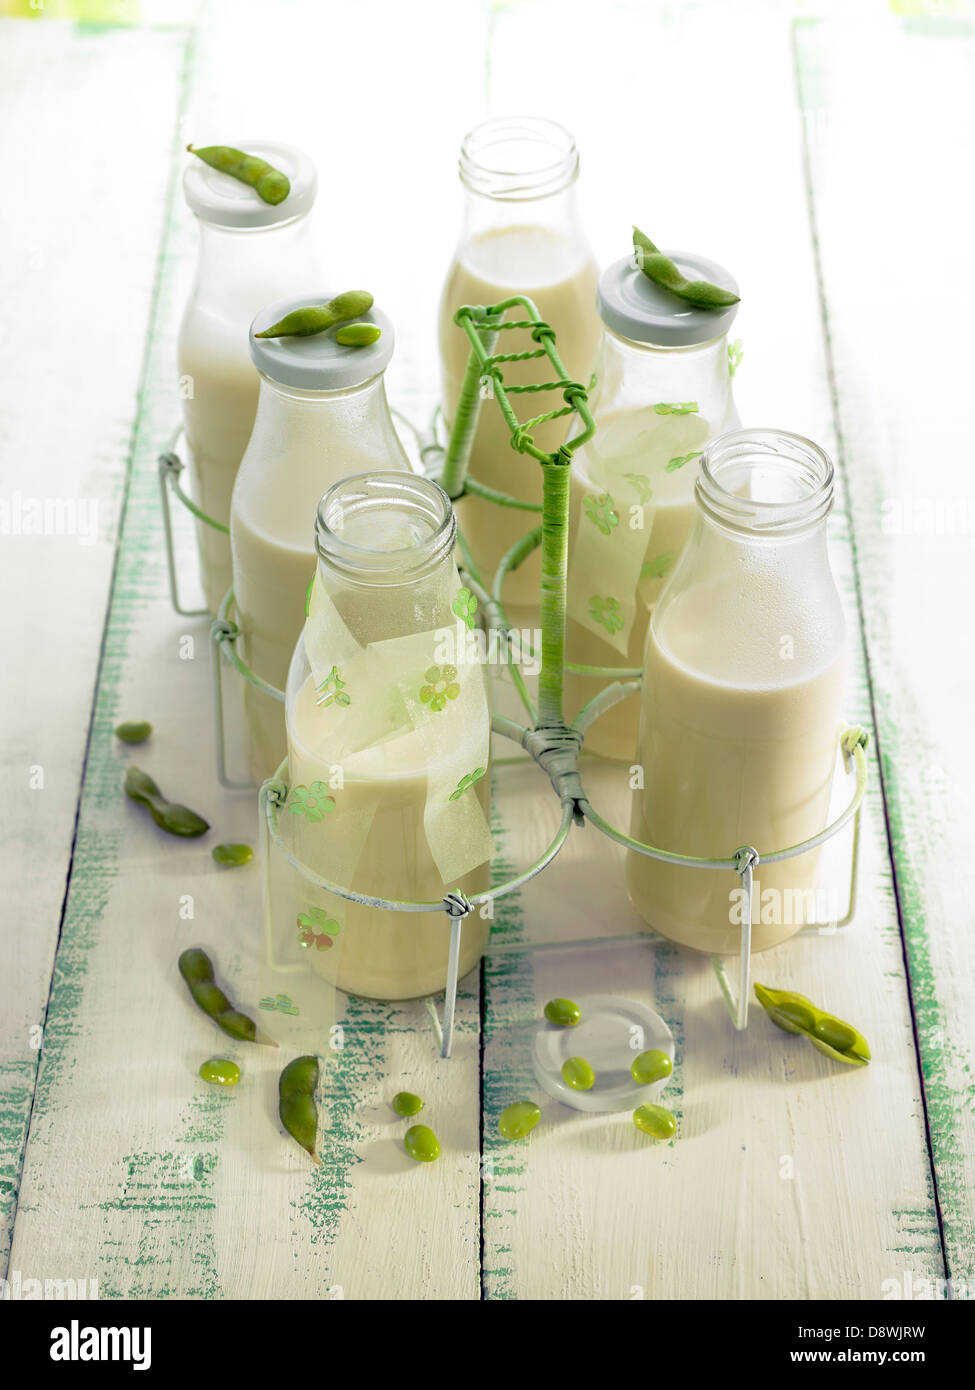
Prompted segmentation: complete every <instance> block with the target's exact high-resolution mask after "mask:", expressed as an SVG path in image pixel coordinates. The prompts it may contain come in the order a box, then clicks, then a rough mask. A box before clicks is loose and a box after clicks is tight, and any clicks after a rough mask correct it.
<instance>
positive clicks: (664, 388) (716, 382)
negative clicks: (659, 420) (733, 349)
mask: <svg viewBox="0 0 975 1390" xmlns="http://www.w3.org/2000/svg"><path fill="white" fill-rule="evenodd" d="M595 372H596V386H595V389H594V392H593V396H592V406H593V409H594V410H595V411H596V412H597V413H606V414H615V413H617V412H619V411H628V410H639V409H645V408H646V407H647V406H651V405H656V404H658V403H661V402H666V403H674V402H681V403H688V402H692V401H693V402H695V404H696V407H697V413H698V414H700V415H701V416H702V417H703V418H704V419H706V420H707V421H708V424H709V426H710V428H711V430H712V432H713V433H714V434H720V433H722V432H724V431H726V430H729V429H734V428H735V427H736V426H737V425H738V423H739V421H738V414H737V410H736V408H735V403H734V393H733V391H732V382H731V372H730V371H729V369H728V337H727V334H721V335H720V336H719V337H717V338H712V339H710V340H709V341H708V342H705V343H695V344H693V345H692V346H688V347H658V346H655V345H654V344H651V343H637V342H634V341H632V340H630V339H629V338H622V337H620V336H619V335H618V334H616V333H614V332H613V331H612V330H611V329H609V328H606V327H605V326H604V328H603V335H602V338H601V340H600V345H599V349H598V352H597V356H596V363H595Z"/></svg>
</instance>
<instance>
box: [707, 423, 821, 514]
mask: <svg viewBox="0 0 975 1390" xmlns="http://www.w3.org/2000/svg"><path fill="white" fill-rule="evenodd" d="M694 490H695V495H696V496H697V500H698V504H699V505H700V507H701V508H702V510H703V511H704V513H705V515H706V516H708V517H709V518H710V519H711V520H712V521H715V522H717V523H718V524H719V525H721V526H724V527H726V528H727V529H729V530H733V531H738V532H744V533H747V534H749V535H752V536H762V535H768V536H786V535H794V534H797V533H799V532H802V531H805V530H808V529H809V528H810V527H813V526H815V525H816V524H817V523H818V522H820V521H822V520H823V519H824V518H825V517H826V516H827V515H828V513H829V510H830V508H831V507H832V505H833V465H832V463H831V461H830V459H829V456H828V455H827V454H826V453H825V452H824V451H823V450H822V449H820V447H819V445H818V444H813V442H812V441H811V440H809V439H805V438H804V437H803V436H802V435H799V434H790V433H789V432H788V431H786V430H774V429H767V430H733V431H731V432H730V433H728V434H722V435H719V436H718V438H717V439H713V440H712V441H711V443H710V444H708V445H707V447H706V448H705V450H704V454H703V457H702V459H701V471H700V473H699V475H698V478H697V482H696V483H695V488H694Z"/></svg>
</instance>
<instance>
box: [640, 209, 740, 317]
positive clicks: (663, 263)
mask: <svg viewBox="0 0 975 1390" xmlns="http://www.w3.org/2000/svg"><path fill="white" fill-rule="evenodd" d="M633 255H634V259H635V261H636V264H637V267H638V268H639V269H640V270H642V271H643V273H644V275H645V276H646V277H647V279H648V280H652V281H653V283H654V284H655V285H660V287H661V288H662V289H665V290H670V292H671V294H675V295H676V296H677V298H678V299H683V300H684V302H685V303H686V304H694V305H696V306H697V308H699V309H725V308H727V307H728V305H730V304H737V303H738V302H739V298H740V296H739V295H737V294H733V293H732V292H731V290H723V289H722V288H721V286H720V285H712V284H711V282H710V280H688V278H687V276H686V275H684V274H683V273H682V272H681V271H680V270H678V268H677V266H676V265H675V264H674V262H673V261H672V260H671V259H670V257H669V256H665V255H664V254H663V252H662V251H660V250H658V248H657V247H656V246H654V244H653V242H652V241H651V240H650V238H649V237H648V236H645V235H644V233H643V232H641V231H640V228H639V227H634V228H633Z"/></svg>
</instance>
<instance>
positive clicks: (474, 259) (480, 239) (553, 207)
mask: <svg viewBox="0 0 975 1390" xmlns="http://www.w3.org/2000/svg"><path fill="white" fill-rule="evenodd" d="M578 174H579V155H578V152H577V151H576V147H575V142H574V141H573V139H572V136H571V135H570V134H569V132H568V131H567V130H564V129H563V128H562V126H560V125H557V124H555V122H554V121H545V120H539V119H533V118H530V117H524V118H509V119H496V120H490V121H485V122H484V123H483V124H482V125H479V126H477V127H476V128H475V129H474V130H472V131H471V132H470V134H469V135H468V136H467V137H466V138H465V140H464V142H463V145H462V146H461V151H460V177H461V182H462V183H463V185H464V190H465V198H464V221H463V227H462V230H461V237H460V244H459V246H458V248H457V251H456V252H455V255H454V260H453V263H452V265H451V267H450V270H449V272H448V274H447V280H446V284H445V286H444V290H443V295H442V298H441V301H440V357H441V364H442V370H443V404H444V411H445V413H446V419H447V423H448V424H450V423H451V422H452V420H453V414H454V410H455V408H456V405H457V400H458V397H459V395H460V389H461V385H462V383H463V379H464V370H465V368H466V366H467V359H468V356H469V351H470V342H469V339H468V337H467V334H466V333H465V332H464V330H463V329H462V328H460V327H458V325H457V324H455V323H454V321H453V316H454V314H455V312H456V311H457V310H458V309H459V308H460V306H461V305H462V304H483V305H487V304H494V303H497V302H498V301H499V300H502V299H506V298H507V297H508V296H509V295H512V294H523V295H527V296H528V298H530V299H531V300H532V301H533V302H534V304H535V306H536V308H537V309H538V311H539V313H540V314H541V315H542V317H543V318H544V319H545V320H546V321H547V322H549V323H551V325H552V327H553V328H554V329H555V334H556V346H557V348H558V352H559V356H560V357H561V359H562V361H563V363H564V365H565V368H566V371H567V372H568V373H569V375H570V376H572V377H573V378H574V379H575V380H577V381H583V382H585V381H587V380H588V375H587V374H588V372H589V367H590V363H591V361H592V355H593V352H594V351H595V347H596V342H597V339H598V337H599V320H598V317H597V315H596V307H595V300H596V279H597V269H596V263H595V261H594V260H593V256H592V251H591V250H590V248H589V243H588V242H587V241H586V238H585V235H584V233H583V231H582V227H581V224H580V221H579V217H578V213H577V210H576V194H575V183H576V179H577V178H578ZM505 317H506V318H509V319H517V318H523V317H524V315H523V314H522V313H521V312H519V311H518V310H517V309H512V310H509V311H508V313H507V314H506V315H505ZM517 337H518V341H517V342H515V340H514V338H515V335H512V334H510V333H509V334H505V333H502V334H500V335H499V341H498V343H497V351H499V352H522V351H526V350H527V349H529V348H531V347H532V344H531V343H530V342H529V341H528V334H527V332H525V333H521V332H519V333H518V334H517ZM508 340H510V341H508ZM503 370H504V379H505V382H506V383H508V384H511V385H515V384H525V383H529V382H539V381H548V380H550V379H551V377H552V368H551V364H550V363H549V361H548V359H547V358H542V359H538V360H536V361H534V362H522V363H506V364H505V366H504V369H503ZM512 401H513V402H514V404H515V406H516V409H517V411H518V415H519V418H520V419H523V420H524V419H527V418H528V417H529V416H530V415H535V414H540V413H542V412H543V411H545V410H555V409H558V408H559V407H561V406H562V405H563V404H564V402H563V400H562V398H561V396H560V395H559V394H558V393H557V392H544V393H542V394H541V395H531V394H529V395H527V396H525V395H516V396H514V397H512ZM519 402H521V404H520V406H519V404H518V403H519ZM526 402H528V403H529V404H530V409H528V408H527V406H526V404H525V403H526ZM566 426H567V422H566V420H565V419H564V418H563V419H561V420H553V421H550V422H549V423H548V424H545V425H543V426H541V427H540V428H539V429H538V430H536V431H535V442H536V443H537V444H538V445H539V447H540V448H542V449H545V450H554V449H557V448H558V447H559V445H560V444H561V443H562V441H563V439H564V438H565V431H566ZM470 472H471V474H472V476H473V477H475V478H476V479H477V480H478V481H479V482H482V483H487V484H489V485H490V486H491V487H494V488H499V489H500V490H501V491H503V492H507V493H510V494H513V495H514V496H516V497H521V498H524V499H526V500H531V501H536V502H541V499H542V474H541V469H540V468H539V467H538V465H537V463H535V462H534V461H533V460H531V459H528V458H526V457H524V456H523V455H521V454H517V453H515V451H514V450H513V449H512V447H511V436H510V433H509V431H508V427H507V425H506V424H505V421H504V417H503V416H502V414H501V411H500V410H499V409H498V408H497V406H496V405H494V404H493V403H492V402H490V401H486V402H485V403H484V404H483V405H482V406H481V411H480V416H479V419H478V426H477V433H476V435H475V438H474V442H473V447H472V449H471V455H470ZM457 516H458V521H459V523H460V526H461V529H462V531H463V533H464V536H465V538H466V539H467V541H468V543H469V544H470V547H471V551H472V554H473V557H474V560H475V563H476V564H477V566H478V568H479V569H480V571H481V575H482V578H484V579H485V580H486V582H487V583H488V586H489V587H490V581H491V578H492V576H493V574H494V571H495V570H496V568H497V566H498V564H499V562H500V560H501V558H502V556H503V555H504V554H505V552H506V551H507V550H509V549H510V548H511V546H512V545H514V543H515V542H516V541H517V540H519V539H520V538H521V537H522V536H523V535H524V534H525V533H526V532H527V531H530V530H531V528H532V526H533V525H536V524H537V523H538V521H539V519H540V518H539V517H538V515H537V514H533V513H531V512H525V511H519V510H517V509H512V508H505V507H499V506H498V505H497V504H496V503H492V502H487V501H484V500H483V499H481V498H477V497H467V498H464V499H463V500H462V501H461V502H460V503H459V505H458V509H457ZM540 579H541V568H540V561H539V552H538V551H536V552H535V553H534V554H533V555H531V556H530V557H529V558H528V559H527V560H526V561H525V562H524V563H523V564H522V565H521V566H520V567H519V568H518V569H517V570H515V571H513V572H512V574H511V575H510V577H509V578H508V579H506V581H505V587H504V598H505V601H506V605H507V606H511V607H513V608H514V609H515V614H514V616H517V610H518V608H522V609H524V608H528V609H531V610H533V611H534V612H536V613H537V610H538V602H539V583H540Z"/></svg>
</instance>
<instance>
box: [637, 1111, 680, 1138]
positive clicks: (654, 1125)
mask: <svg viewBox="0 0 975 1390" xmlns="http://www.w3.org/2000/svg"><path fill="white" fill-rule="evenodd" d="M633 1123H634V1124H635V1125H636V1127H637V1129H640V1130H642V1131H643V1133H644V1134H650V1135H652V1136H653V1138H654V1139H670V1138H671V1136H672V1135H673V1134H675V1133H676V1132H677V1121H676V1120H675V1119H674V1117H673V1115H672V1114H671V1113H670V1111H669V1110H665V1109H664V1107H663V1106H662V1105H638V1106H637V1108H636V1109H635V1110H634V1112H633Z"/></svg>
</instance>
